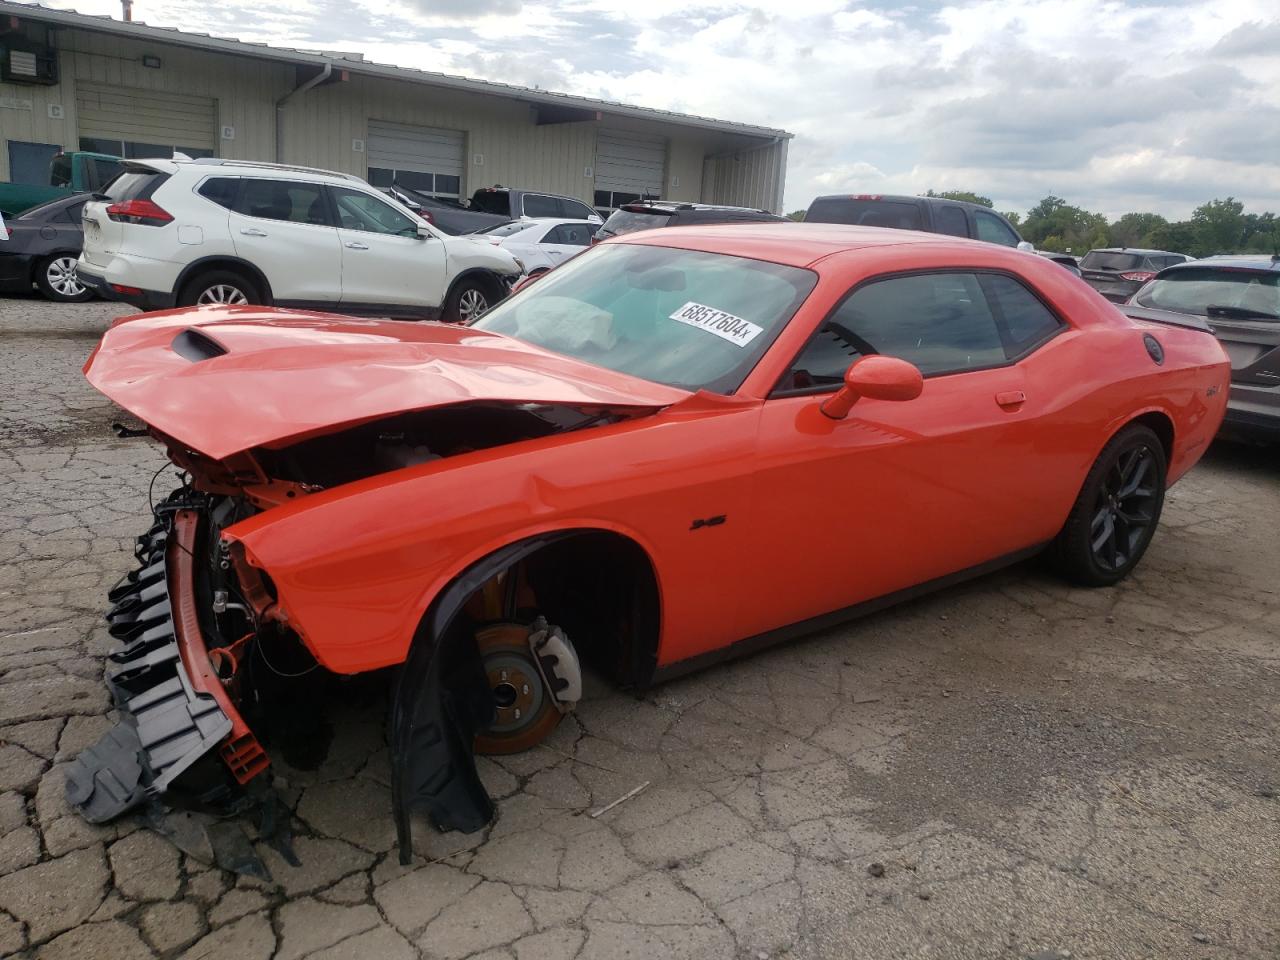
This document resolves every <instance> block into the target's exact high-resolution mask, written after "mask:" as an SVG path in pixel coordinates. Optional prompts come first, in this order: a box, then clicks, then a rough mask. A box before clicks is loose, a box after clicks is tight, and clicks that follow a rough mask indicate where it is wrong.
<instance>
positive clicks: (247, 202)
mask: <svg viewBox="0 0 1280 960" xmlns="http://www.w3.org/2000/svg"><path fill="white" fill-rule="evenodd" d="M219 179H222V178H219ZM218 196H220V194H219V195H218ZM209 199H213V200H214V202H215V203H221V202H222V201H221V200H218V199H216V198H215V197H209ZM227 215H228V220H227V227H228V230H229V231H230V234H231V242H232V244H233V245H234V246H235V252H236V255H237V256H239V257H241V258H243V259H245V260H247V261H248V262H249V263H251V264H253V265H254V266H255V267H257V268H258V269H259V270H260V271H262V274H263V276H265V277H266V278H267V283H268V284H270V285H271V294H272V298H273V299H274V300H275V301H276V302H277V303H306V304H333V303H337V302H338V300H339V298H340V297H341V296H342V284H341V280H340V278H341V276H342V248H341V246H340V245H339V243H338V231H337V230H336V229H334V226H333V222H332V220H331V219H330V216H329V206H328V200H327V198H326V197H325V193H324V185H323V184H319V183H313V182H310V181H306V180H284V179H266V178H258V177H243V178H241V179H240V183H239V190H238V191H237V192H236V194H235V200H234V202H233V204H232V206H231V209H230V210H229V211H228V214H227Z"/></svg>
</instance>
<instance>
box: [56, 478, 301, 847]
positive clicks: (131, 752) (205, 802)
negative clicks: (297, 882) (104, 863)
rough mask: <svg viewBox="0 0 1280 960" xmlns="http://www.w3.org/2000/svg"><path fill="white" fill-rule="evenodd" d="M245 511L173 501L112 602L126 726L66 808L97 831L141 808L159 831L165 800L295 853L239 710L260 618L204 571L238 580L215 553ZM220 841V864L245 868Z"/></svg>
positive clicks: (114, 660)
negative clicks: (221, 534)
mask: <svg viewBox="0 0 1280 960" xmlns="http://www.w3.org/2000/svg"><path fill="white" fill-rule="evenodd" d="M238 509H241V508H240V507H238V505H237V504H236V503H235V502H234V501H233V500H231V499H230V498H213V497H210V496H208V495H204V494H200V493H197V492H195V491H193V490H191V489H190V488H183V489H181V490H179V491H177V492H175V494H174V495H173V496H171V497H170V498H169V499H167V500H166V501H164V502H163V503H161V504H159V505H158V506H157V507H156V508H155V522H154V524H153V525H152V527H151V528H150V529H149V530H148V531H147V532H146V533H144V534H143V535H142V536H140V537H138V539H137V544H136V546H135V548H134V554H135V557H136V558H137V561H138V566H137V568H136V569H135V570H133V571H130V572H129V573H128V574H127V575H126V576H125V577H124V578H123V579H122V580H121V581H120V582H119V583H118V584H116V586H115V587H113V588H112V589H111V590H110V591H109V593H108V598H109V600H110V601H111V604H112V606H111V609H110V612H109V613H108V614H107V623H108V632H109V633H110V634H111V636H113V637H114V638H116V639H117V640H119V641H121V643H122V648H121V649H119V650H117V651H116V652H114V653H112V654H110V655H109V658H108V659H109V661H110V664H111V666H110V668H109V669H108V672H107V677H106V681H107V686H108V687H109V689H110V691H111V696H112V699H113V701H114V702H115V706H116V707H117V709H118V710H119V712H120V715H121V720H120V722H119V723H117V724H116V726H115V727H113V728H112V729H111V730H109V731H108V732H107V733H106V734H105V735H104V736H103V737H102V738H101V739H100V740H99V741H98V742H97V743H96V744H94V745H93V746H91V747H89V748H87V749H85V750H84V751H82V752H81V753H80V754H79V756H77V757H76V759H75V760H74V761H73V762H72V763H71V765H70V767H69V768H68V770H67V799H68V800H69V801H70V802H71V803H72V804H73V805H74V806H75V807H76V808H77V809H78V810H79V811H80V813H81V814H82V815H83V816H84V818H85V819H86V820H88V821H90V822H91V823H102V822H105V821H108V820H111V819H114V818H115V817H118V816H120V815H121V814H123V813H125V812H127V811H129V810H133V809H135V808H140V807H146V808H149V809H148V813H149V814H150V815H151V816H152V818H153V819H155V818H156V817H157V814H158V811H157V808H156V807H155V806H154V805H155V803H156V801H157V800H158V798H160V797H161V796H162V795H163V796H165V798H166V800H167V801H168V802H170V803H173V804H176V805H178V806H181V807H186V808H191V809H195V810H199V811H203V812H206V813H212V814H214V815H215V816H224V815H228V814H233V813H245V812H248V813H253V814H256V817H257V819H258V822H259V828H260V831H261V832H262V834H263V837H264V839H267V840H269V841H273V842H279V843H280V844H281V845H286V846H287V836H286V835H285V833H284V832H283V831H284V830H286V829H287V818H281V817H280V816H279V813H280V810H279V803H278V801H277V800H276V797H275V795H274V793H273V792H272V790H271V788H270V784H269V776H268V772H269V770H270V761H269V760H268V759H267V755H266V752H265V751H264V750H263V748H262V746H261V744H260V743H259V741H258V738H257V737H256V736H255V735H254V733H253V731H252V730H251V729H250V727H249V725H248V724H247V723H246V722H245V720H244V718H243V717H242V716H241V713H240V710H239V708H238V706H237V703H236V700H237V699H238V696H239V693H240V689H239V684H240V682H241V678H240V677H239V676H238V674H239V670H238V669H237V667H238V664H237V663H236V660H235V658H236V656H237V655H242V654H243V652H244V650H245V648H246V646H247V644H248V642H250V641H251V640H252V639H254V638H255V636H256V630H255V629H254V626H255V624H254V615H253V613H252V611H251V610H250V609H249V608H248V607H247V606H246V605H245V604H229V603H227V602H226V601H225V597H226V595H227V590H226V587H222V588H219V587H218V581H217V579H216V578H215V577H214V576H212V575H210V571H209V570H207V569H202V567H209V566H213V567H222V568H223V569H222V570H221V572H222V573H223V577H222V579H223V580H224V581H226V580H229V579H230V578H229V577H227V576H226V575H227V574H228V573H229V572H230V571H229V567H230V562H229V561H226V560H225V559H218V558H217V557H216V556H215V557H211V556H210V551H209V550H208V544H209V543H210V539H211V538H215V537H216V534H217V531H218V529H220V528H221V527H222V526H225V525H227V524H228V523H229V522H232V521H233V519H235V518H236V513H237V510H238ZM217 552H221V551H217ZM211 560H212V564H211V563H210V561H211ZM212 597H219V598H221V602H220V603H219V602H216V601H215V602H208V601H210V599H211V598H212ZM201 600H204V601H206V602H205V603H203V605H202V603H201ZM202 606H203V608H204V609H203V610H202ZM233 607H234V609H233V610H230V613H231V615H230V616H226V614H227V613H228V612H229V608H233ZM228 628H229V629H230V633H232V634H236V635H237V636H236V639H235V640H228V639H227V637H228V635H229V634H228ZM210 839H211V847H212V851H213V854H214V856H213V859H214V860H215V861H217V862H220V863H221V864H222V865H224V866H235V864H233V863H228V862H227V860H228V859H229V858H228V857H226V856H223V855H222V851H223V849H225V844H220V843H218V842H216V841H214V840H213V839H212V838H210ZM235 846H236V847H237V848H241V849H237V850H236V852H235V854H234V855H233V856H232V857H231V858H230V859H231V860H233V861H238V862H240V863H241V864H243V862H244V860H245V857H244V849H243V848H245V847H247V844H236V845H235ZM245 869H246V872H263V871H262V870H261V869H260V868H258V869H255V868H254V865H252V864H247V865H245Z"/></svg>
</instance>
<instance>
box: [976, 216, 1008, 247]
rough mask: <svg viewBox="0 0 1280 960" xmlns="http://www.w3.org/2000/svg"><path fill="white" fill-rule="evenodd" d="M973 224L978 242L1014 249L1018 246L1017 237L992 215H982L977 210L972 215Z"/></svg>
mask: <svg viewBox="0 0 1280 960" xmlns="http://www.w3.org/2000/svg"><path fill="white" fill-rule="evenodd" d="M973 222H974V226H975V227H976V228H977V232H978V239H979V240H985V241H986V242H987V243H999V244H1002V245H1004V246H1006V247H1016V246H1017V245H1018V242H1019V241H1018V235H1017V234H1016V233H1014V232H1013V230H1012V229H1011V228H1010V227H1009V225H1008V224H1007V223H1005V222H1004V221H1003V220H1001V219H1000V218H999V217H997V216H996V215H995V214H994V213H983V212H982V211H981V210H979V211H978V212H977V213H975V214H974V215H973Z"/></svg>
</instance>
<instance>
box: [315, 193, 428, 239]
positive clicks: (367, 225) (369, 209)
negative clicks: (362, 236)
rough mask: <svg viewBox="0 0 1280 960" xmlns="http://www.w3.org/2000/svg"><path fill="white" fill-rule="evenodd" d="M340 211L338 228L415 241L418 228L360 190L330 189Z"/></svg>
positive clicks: (395, 210) (399, 213) (395, 211)
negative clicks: (413, 239)
mask: <svg viewBox="0 0 1280 960" xmlns="http://www.w3.org/2000/svg"><path fill="white" fill-rule="evenodd" d="M329 189H330V191H332V193H333V200H334V203H335V205H336V206H337V208H338V226H340V227H342V228H343V229H345V230H362V231H364V232H365V233H386V234H391V235H393V236H398V237H416V236H417V235H418V225H417V224H416V223H414V221H412V220H410V219H409V218H408V217H406V216H405V215H404V214H403V213H401V212H400V211H399V210H397V209H396V208H395V207H393V206H391V204H389V203H383V202H382V201H381V200H379V199H378V198H377V197H371V196H369V194H367V193H362V192H360V191H359V190H348V189H346V188H345V187H330V188H329Z"/></svg>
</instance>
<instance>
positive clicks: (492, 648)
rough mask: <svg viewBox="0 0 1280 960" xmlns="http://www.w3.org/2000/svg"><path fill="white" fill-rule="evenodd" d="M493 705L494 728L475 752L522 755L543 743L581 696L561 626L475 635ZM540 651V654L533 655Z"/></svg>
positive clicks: (495, 627)
mask: <svg viewBox="0 0 1280 960" xmlns="http://www.w3.org/2000/svg"><path fill="white" fill-rule="evenodd" d="M476 646H477V648H478V650H479V653H480V658H481V661H482V662H483V664H484V671H485V675H486V677H487V678H488V682H489V690H490V691H491V692H492V694H493V700H494V720H493V723H492V724H491V725H490V726H489V727H488V728H486V729H485V730H483V731H481V732H480V733H478V734H477V735H476V740H475V749H476V753H489V754H503V753H519V752H520V751H522V750H528V749H529V748H530V747H533V746H536V745H537V744H539V743H541V742H542V741H543V740H544V739H546V737H548V736H549V735H550V734H551V731H552V730H554V729H555V728H556V725H557V724H559V722H560V718H561V717H562V716H563V715H564V714H565V713H567V712H568V711H569V710H571V709H572V708H573V705H574V703H576V702H577V700H578V698H579V697H580V696H581V692H582V673H581V669H580V667H579V665H578V658H577V654H576V653H574V651H573V647H572V646H571V645H570V644H569V641H568V640H567V639H566V638H565V636H564V633H563V632H562V631H561V630H560V629H559V628H558V627H548V626H547V623H546V621H545V620H543V619H542V618H541V617H539V618H538V620H537V621H535V622H534V623H533V624H532V625H528V624H519V623H498V624H492V625H490V626H487V627H484V628H482V629H480V630H478V631H477V632H476ZM535 651H536V652H535Z"/></svg>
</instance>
